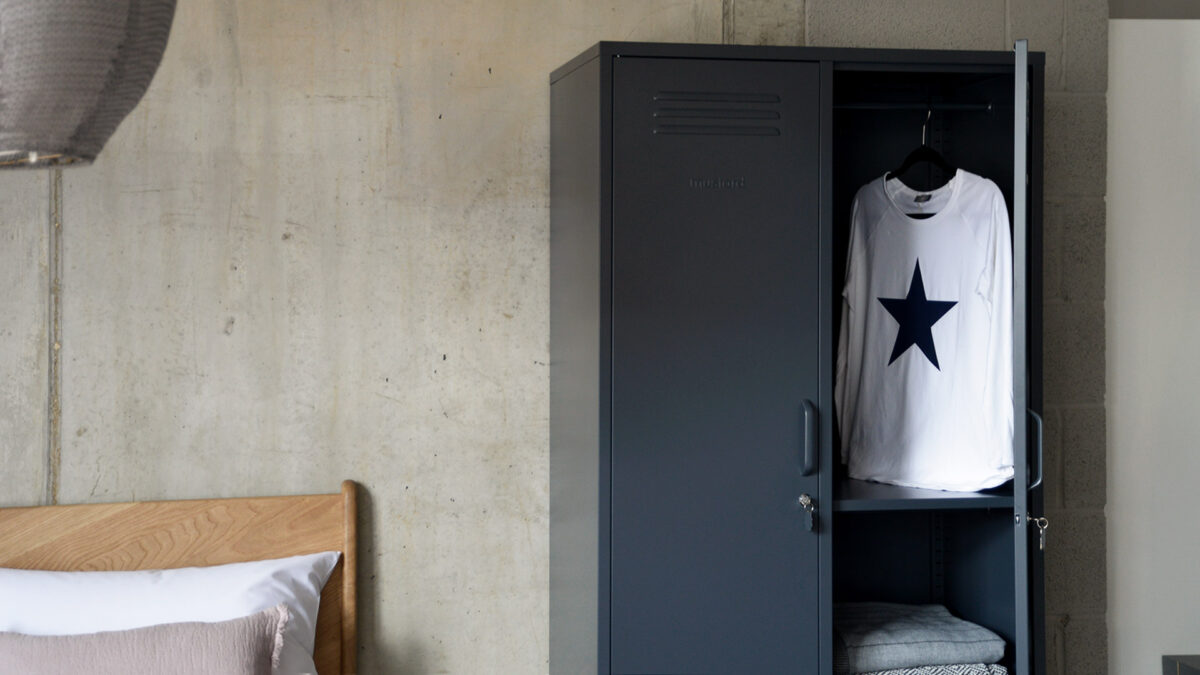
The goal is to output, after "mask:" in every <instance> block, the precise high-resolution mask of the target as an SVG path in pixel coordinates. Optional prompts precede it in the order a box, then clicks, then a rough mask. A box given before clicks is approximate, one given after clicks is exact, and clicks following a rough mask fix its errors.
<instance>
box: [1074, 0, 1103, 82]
mask: <svg viewBox="0 0 1200 675" xmlns="http://www.w3.org/2000/svg"><path fill="white" fill-rule="evenodd" d="M1066 6H1067V18H1066V30H1065V35H1066V39H1065V43H1066V55H1065V57H1064V60H1065V62H1066V84H1067V90H1068V91H1076V92H1098V93H1104V92H1105V91H1108V0H1066Z"/></svg>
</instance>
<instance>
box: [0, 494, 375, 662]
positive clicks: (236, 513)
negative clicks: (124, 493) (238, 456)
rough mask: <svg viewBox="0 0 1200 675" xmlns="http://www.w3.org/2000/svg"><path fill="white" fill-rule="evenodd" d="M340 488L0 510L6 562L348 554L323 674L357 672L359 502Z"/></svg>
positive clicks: (329, 592) (178, 561) (321, 647)
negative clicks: (314, 492)
mask: <svg viewBox="0 0 1200 675" xmlns="http://www.w3.org/2000/svg"><path fill="white" fill-rule="evenodd" d="M355 497H356V495H355V484H354V482H353V481H345V482H343V483H342V491H341V493H340V494H331V495H303V496H297V497H250V498H244V499H195V500H186V501H163V502H125V503H120V504H81V505H77V506H33V507H21V508H7V509H0V567H10V568H18V569H38V570H63V571H70V570H145V569H168V568H174V567H193V566H204V565H220V564H225V563H233V562H247V561H251V560H265V559H268V558H283V557H286V556H292V555H304V554H308V553H319V552H321V551H341V552H342V559H341V562H339V563H338V565H337V567H335V568H334V570H333V574H332V575H331V576H330V577H329V581H328V582H327V583H326V584H325V588H324V590H323V591H322V593H321V608H320V612H319V613H318V615H317V635H316V650H315V652H314V654H313V657H314V660H315V661H316V664H317V671H318V672H319V673H320V674H321V675H336V674H341V675H348V674H349V673H353V672H354V671H355V657H356V650H357V623H356V619H357V614H356V606H355V581H356V579H355V569H356V567H355V566H356V563H357V558H356V554H357V541H356V535H355V519H356V517H357V503H356V498H355Z"/></svg>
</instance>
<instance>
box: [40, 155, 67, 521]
mask: <svg viewBox="0 0 1200 675" xmlns="http://www.w3.org/2000/svg"><path fill="white" fill-rule="evenodd" d="M49 198H50V218H49V221H48V223H47V230H48V237H47V249H48V251H47V255H48V257H49V260H48V265H47V268H48V270H49V275H50V284H49V294H48V295H49V298H48V301H49V307H48V308H47V313H46V321H47V323H48V324H49V326H48V327H47V330H46V336H47V337H48V338H49V340H48V342H49V344H48V350H47V353H48V361H49V364H48V365H49V367H48V368H47V372H48V374H49V382H48V387H47V391H46V394H47V401H46V407H47V414H46V426H47V428H46V458H45V467H44V468H45V476H46V487H45V495H44V497H43V499H44V501H45V502H46V503H47V504H57V503H58V486H59V473H60V470H61V468H62V398H61V396H62V370H61V365H62V361H61V355H60V351H61V350H62V169H55V170H54V171H53V172H52V173H51V174H50V195H49Z"/></svg>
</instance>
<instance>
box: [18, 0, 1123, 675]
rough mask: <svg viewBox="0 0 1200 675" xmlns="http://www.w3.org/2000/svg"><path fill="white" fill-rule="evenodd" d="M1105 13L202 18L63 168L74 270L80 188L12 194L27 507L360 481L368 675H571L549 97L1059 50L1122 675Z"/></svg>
mask: <svg viewBox="0 0 1200 675" xmlns="http://www.w3.org/2000/svg"><path fill="white" fill-rule="evenodd" d="M1106 14H1107V6H1106V4H1105V3H1104V2H1097V1H1096V0H1055V1H1053V2H1046V1H1044V0H1036V1H1035V0H972V1H971V2H962V1H961V0H920V1H918V2H902V1H900V0H871V1H869V2H868V1H867V0H807V1H805V0H788V1H786V2H768V1H766V0H724V1H722V0H670V1H668V0H655V1H652V2H646V1H645V0H610V1H607V2H593V1H591V0H563V1H556V2H533V1H529V0H509V1H507V2H483V1H481V0H447V1H445V2H437V3H418V2H393V1H387V0H356V1H354V2H336V1H334V0H288V1H284V0H253V1H251V0H194V1H191V2H185V3H180V5H179V11H178V15H177V17H176V21H175V27H174V31H173V33H172V38H171V43H170V45H169V47H168V49H167V53H166V55H165V58H164V62H163V67H162V69H161V71H160V72H159V74H158V76H157V77H156V79H155V82H154V84H153V86H152V87H151V90H150V92H149V93H148V94H147V97H146V99H145V100H144V101H143V102H142V104H141V105H140V106H139V107H138V108H137V110H135V111H134V113H133V114H132V116H131V117H130V118H129V119H128V120H126V122H125V123H124V124H123V125H122V127H121V128H120V130H119V131H118V132H117V135H116V136H115V137H114V138H113V140H112V141H111V142H110V143H109V146H108V147H107V149H106V150H105V151H104V153H103V154H102V156H101V158H100V160H99V161H98V162H97V164H96V165H95V166H94V167H91V168H86V169H80V170H68V171H64V172H63V173H62V184H61V204H62V208H61V215H62V230H61V253H60V254H59V253H56V252H58V251H59V250H60V249H59V247H58V246H57V245H56V244H55V238H54V237H53V236H51V234H52V233H53V232H54V231H53V230H51V229H50V227H51V221H52V220H53V219H52V215H53V213H52V212H53V211H54V209H53V208H52V205H53V204H54V203H56V202H55V200H54V199H52V195H53V194H55V191H54V190H53V189H52V188H53V187H54V181H53V175H52V174H51V175H47V174H36V175H35V174H5V175H4V176H0V181H2V185H3V189H2V190H0V228H3V229H0V232H2V233H3V237H4V239H3V241H4V242H5V243H6V246H4V247H0V263H2V266H0V269H3V270H4V271H5V274H6V275H7V276H8V277H9V279H10V283H9V286H8V288H9V289H10V291H9V293H6V294H5V295H4V297H3V298H0V303H3V309H4V310H5V312H4V314H3V315H4V316H5V317H7V318H6V322H5V323H4V324H3V325H0V350H3V354H4V355H5V356H6V357H7V358H6V359H4V361H3V365H2V366H0V368H3V373H4V374H5V375H7V376H8V377H5V378H4V382H5V384H4V385H3V389H2V390H0V391H2V392H3V396H0V430H4V431H5V432H6V433H4V434H2V435H0V438H2V439H4V440H3V441H2V443H3V445H0V452H2V453H3V455H4V460H5V464H4V472H3V475H2V476H0V501H3V502H5V503H34V502H38V501H46V500H52V499H57V500H59V501H61V502H78V501H111V500H123V499H134V498H137V499H154V498H168V497H169V498H174V497H195V496H219V495H247V494H270V493H288V492H307V491H332V490H335V489H336V488H337V482H338V480H340V479H341V478H354V479H356V480H359V481H361V482H362V483H363V484H364V486H365V487H366V491H367V498H366V499H364V501H363V505H364V510H365V513H364V515H363V523H362V528H363V529H362V530H361V533H362V535H363V537H364V551H363V553H364V560H365V562H364V567H363V569H362V570H361V576H360V579H361V580H362V596H361V600H362V606H363V615H362V625H361V637H362V657H361V661H360V663H361V664H362V666H363V670H364V672H412V673H425V672H450V673H485V672H488V673H534V672H542V671H544V670H545V669H546V658H547V653H548V647H547V644H546V643H547V634H548V631H547V626H546V622H547V621H546V616H547V564H548V560H547V559H548V552H547V550H548V545H547V529H548V528H547V504H548V498H547V491H548V488H547V409H548V405H547V390H548V382H547V380H548V378H547V367H546V366H547V364H546V361H547V354H548V348H547V339H548V321H547V307H548V270H549V267H548V260H547V256H548V251H549V246H548V241H547V231H548V222H547V168H548V167H547V135H548V132H547V130H548V124H547V119H546V118H547V111H548V103H547V100H548V96H547V94H548V85H547V75H548V73H549V71H550V70H551V69H552V68H553V67H554V66H556V65H558V64H560V63H561V62H563V61H565V60H566V59H568V58H569V57H571V56H572V55H574V54H575V53H576V52H578V51H579V50H582V49H583V48H585V47H586V46H588V45H589V44H591V43H593V42H595V41H596V40H599V39H616V40H623V39H628V40H664V41H676V42H686V41H703V42H720V41H728V42H745V43H777V44H800V43H808V44H824V45H851V46H902V47H924V48H972V49H1007V48H1009V46H1010V44H1011V40H1012V39H1013V38H1015V37H1020V36H1028V37H1030V38H1031V40H1032V46H1033V48H1034V49H1041V50H1046V51H1048V53H1049V62H1050V69H1049V78H1048V89H1049V92H1050V93H1049V95H1048V97H1047V148H1046V149H1047V215H1048V217H1047V246H1048V251H1047V252H1048V260H1047V291H1046V293H1047V298H1046V299H1047V354H1046V358H1047V375H1046V380H1047V394H1048V403H1049V404H1050V406H1049V409H1048V412H1049V417H1048V423H1049V428H1050V430H1051V436H1050V438H1051V439H1053V443H1052V445H1051V446H1050V448H1048V450H1049V457H1050V462H1051V463H1050V466H1049V470H1050V473H1049V477H1048V480H1049V482H1050V488H1051V489H1050V493H1051V495H1052V500H1051V506H1052V507H1053V510H1052V511H1051V512H1050V514H1049V515H1050V517H1051V520H1052V522H1053V526H1052V531H1051V532H1052V534H1051V537H1052V539H1051V541H1052V544H1051V546H1052V548H1051V551H1052V555H1051V557H1050V571H1049V579H1048V585H1049V586H1050V587H1051V588H1052V589H1062V590H1055V591H1053V592H1051V594H1050V599H1051V602H1050V609H1051V611H1052V612H1053V614H1054V620H1053V621H1052V627H1051V629H1050V638H1051V658H1052V670H1051V671H1050V672H1051V673H1055V674H1057V673H1062V672H1090V673H1099V672H1103V664H1104V662H1105V657H1104V636H1105V629H1104V581H1103V579H1104V554H1103V551H1104V525H1103V514H1102V511H1101V509H1102V507H1103V503H1104V489H1103V476H1104V469H1103V466H1104V436H1103V434H1102V433H1095V432H1094V429H1095V424H1096V422H1097V420H1099V421H1100V424H1101V427H1102V426H1103V415H1104V409H1103V400H1104V379H1103V372H1104V369H1103V346H1104V343H1103V331H1102V330H1101V327H1102V326H1103V304H1102V300H1103V288H1104V284H1103V281H1104V279H1103V265H1102V264H1100V261H1102V260H1103V246H1102V241H1103V227H1104V223H1103V218H1104V210H1103V207H1102V205H1103V201H1102V200H1103V191H1104V181H1103V177H1104V150H1103V138H1104V119H1105V118H1104V87H1105V42H1106V35H1105V21H1104V19H1105V17H1106ZM57 267H61V269H62V275H63V278H62V286H61V288H62V305H61V312H54V311H51V310H50V309H49V308H50V304H49V300H50V297H51V291H52V290H53V288H54V286H53V284H52V283H51V279H52V278H53V276H54V275H53V274H52V271H53V270H54V269H56V268H57ZM54 336H59V337H60V338H61V350H59V351H57V352H55V351H54V350H53V349H52V348H51V347H50V344H51V341H52V339H53V338H54ZM55 353H56V354H58V356H59V358H60V363H61V371H55V370H53V369H52V368H51V367H50V363H51V360H50V358H49V357H50V355H52V354H55ZM50 383H54V386H53V387H52V386H50ZM56 396H60V397H61V416H60V415H57V414H51V413H52V412H53V408H54V406H53V405H52V402H53V401H54V400H55V398H56ZM1064 447H1069V448H1070V451H1069V452H1068V451H1064V450H1063V448H1064ZM59 450H61V456H59ZM1064 477H1066V479H1065V480H1064ZM1059 547H1061V548H1059ZM1055 551H1061V552H1062V553H1053V552H1055ZM1068 552H1069V556H1068ZM1068 566H1070V568H1071V569H1072V570H1073V573H1072V574H1067V568H1068ZM1068 617H1069V618H1068Z"/></svg>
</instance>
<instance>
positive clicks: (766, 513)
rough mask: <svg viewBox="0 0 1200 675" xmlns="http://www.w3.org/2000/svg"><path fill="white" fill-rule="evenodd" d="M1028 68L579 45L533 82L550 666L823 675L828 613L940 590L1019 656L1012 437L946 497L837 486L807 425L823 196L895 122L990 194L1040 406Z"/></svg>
mask: <svg viewBox="0 0 1200 675" xmlns="http://www.w3.org/2000/svg"><path fill="white" fill-rule="evenodd" d="M1026 59H1028V61H1026ZM1042 63H1043V57H1042V55H1040V54H1032V55H1026V54H1025V52H1024V50H1023V45H1019V48H1018V50H1016V52H1015V53H1003V52H922V51H900V50H853V49H821V48H788V47H734V46H704V45H657V44H629V43H601V44H599V45H596V46H595V47H593V48H592V49H590V50H588V51H587V52H585V53H583V54H581V55H580V56H579V57H577V58H576V59H574V60H573V61H571V62H570V63H568V64H566V65H565V66H563V67H562V68H560V69H558V70H557V71H555V73H554V74H553V75H552V77H551V83H552V86H551V413H550V414H551V457H550V461H551V486H550V487H551V508H550V518H551V622H550V632H551V662H550V666H551V672H553V673H590V672H602V673H699V672H708V673H713V672H715V673H743V672H754V673H775V672H778V673H802V674H805V675H808V674H810V673H811V674H818V673H820V674H828V673H832V657H833V644H832V643H833V640H832V618H833V603H834V602H835V601H836V600H854V599H866V598H872V599H881V600H894V601H906V602H941V603H944V604H947V605H948V606H949V607H950V608H951V610H952V611H954V612H955V613H957V614H959V615H962V616H964V617H965V618H968V619H971V620H974V621H976V622H978V623H982V624H984V625H986V626H988V627H989V628H991V629H992V630H994V631H996V632H997V633H999V634H1001V635H1002V636H1003V637H1004V638H1005V639H1006V641H1007V642H1008V653H1007V654H1006V656H1005V663H1006V665H1008V666H1009V667H1010V668H1011V671H1012V672H1014V673H1016V674H1018V675H1031V674H1035V673H1041V672H1042V665H1041V664H1042V662H1043V661H1044V658H1043V654H1042V645H1041V643H1042V635H1043V627H1042V622H1041V615H1042V603H1041V595H1042V591H1041V554H1040V551H1039V549H1038V547H1037V544H1036V541H1037V540H1036V537H1035V534H1036V531H1035V532H1033V533H1031V531H1030V527H1029V524H1028V518H1030V517H1036V516H1040V515H1041V494H1040V488H1039V487H1037V485H1036V483H1037V480H1038V476H1039V475H1040V471H1041V467H1040V448H1039V447H1038V442H1039V441H1040V438H1038V435H1037V434H1036V433H1035V434H1031V435H1030V439H1032V441H1033V442H1032V444H1030V443H1027V438H1026V429H1025V428H1024V425H1022V424H1018V425H1017V433H1016V434H1015V435H1016V438H1015V441H1014V454H1015V458H1016V466H1017V467H1018V470H1017V472H1016V473H1017V476H1016V479H1015V480H1014V481H1012V482H1011V483H1010V484H1008V485H1007V487H1002V488H1000V489H997V490H991V491H987V492H983V493H966V494H963V493H942V492H936V491H928V490H913V489H906V488H895V487H891V486H885V485H878V484H871V483H862V482H859V481H853V480H848V479H846V478H845V477H844V476H842V475H841V473H842V470H841V467H840V466H838V465H837V463H836V462H835V460H834V458H835V456H836V455H835V452H834V444H835V440H836V439H835V438H834V434H833V432H832V428H833V426H834V425H833V406H832V388H833V381H832V373H833V360H834V358H835V354H834V347H833V345H835V344H836V337H837V336H836V325H837V322H836V314H837V312H838V311H839V305H838V300H839V298H840V292H841V275H842V270H843V268H844V259H845V246H846V229H847V228H846V224H845V223H846V220H847V218H848V211H849V202H850V199H851V198H852V196H853V194H854V191H855V190H856V189H857V188H858V187H859V186H860V185H861V184H862V183H863V182H865V181H866V180H869V179H870V178H873V177H876V176H878V175H879V174H880V173H882V171H883V170H885V169H887V168H889V167H891V166H893V165H894V164H895V163H896V161H897V160H898V159H899V158H901V157H903V156H904V154H906V153H907V151H908V150H910V149H911V148H912V147H913V146H914V145H915V144H916V141H917V140H918V139H919V136H918V135H917V134H918V133H919V132H920V130H921V124H922V118H926V119H928V120H929V121H930V122H931V123H932V124H931V127H930V133H931V134H932V136H933V141H932V142H931V144H933V145H935V146H936V147H940V148H943V149H947V148H948V150H947V154H948V155H950V156H952V158H955V159H959V158H961V160H962V162H963V164H964V166H965V167H966V168H968V169H969V170H972V171H973V172H975V173H980V174H982V175H985V176H988V177H989V178H992V179H993V180H994V181H995V182H996V183H997V184H999V185H1000V187H1001V189H1002V191H1003V192H1004V194H1005V198H1006V201H1007V203H1008V204H1009V207H1010V209H1013V210H1014V212H1013V213H1012V214H1011V215H1012V216H1013V219H1012V220H1013V223H1014V244H1015V249H1014V254H1015V256H1014V257H1015V266H1014V267H1015V270H1016V274H1017V275H1018V276H1017V277H1016V278H1017V281H1016V284H1015V293H1016V295H1015V298H1014V300H1015V302H1014V305H1015V316H1014V332H1016V333H1018V334H1017V335H1014V356H1015V359H1016V366H1017V368H1016V370H1014V380H1015V382H1016V383H1015V385H1014V400H1015V403H1014V405H1015V406H1016V407H1017V410H1019V411H1020V412H1021V413H1022V414H1021V415H1020V416H1018V417H1017V418H1016V419H1017V420H1022V419H1025V415H1024V413H1025V410H1026V407H1028V408H1029V409H1030V410H1031V411H1033V410H1038V409H1040V404H1041V400H1040V394H1041V392H1040V372H1041V362H1040V353H1041V349H1040V333H1041V324H1040V297H1041V289H1040V269H1041V259H1040V217H1041V210H1040V201H1041V193H1040V185H1041V154H1040V148H1041V87H1042ZM1026 92H1027V94H1026ZM1023 100H1027V103H1025V104H1022V101H1023ZM1022 177H1023V178H1024V180H1021V178H1022ZM926 178H927V179H929V180H931V181H936V179H937V178H938V177H937V176H936V175H933V174H930V175H928V176H926ZM1031 419H1032V418H1031ZM1026 468H1028V469H1030V471H1029V472H1028V473H1027V472H1026V471H1025V470H1024V469H1026ZM805 503H807V505H808V507H815V512H814V513H812V515H811V516H810V515H809V511H808V507H806V506H805ZM1031 543H1032V545H1031ZM888 557H891V558H894V559H896V560H900V561H902V562H901V564H898V565H895V566H894V569H891V570H890V571H889V568H888V567H887V566H881V565H880V564H879V562H878V561H879V560H880V559H881V558H888Z"/></svg>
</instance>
